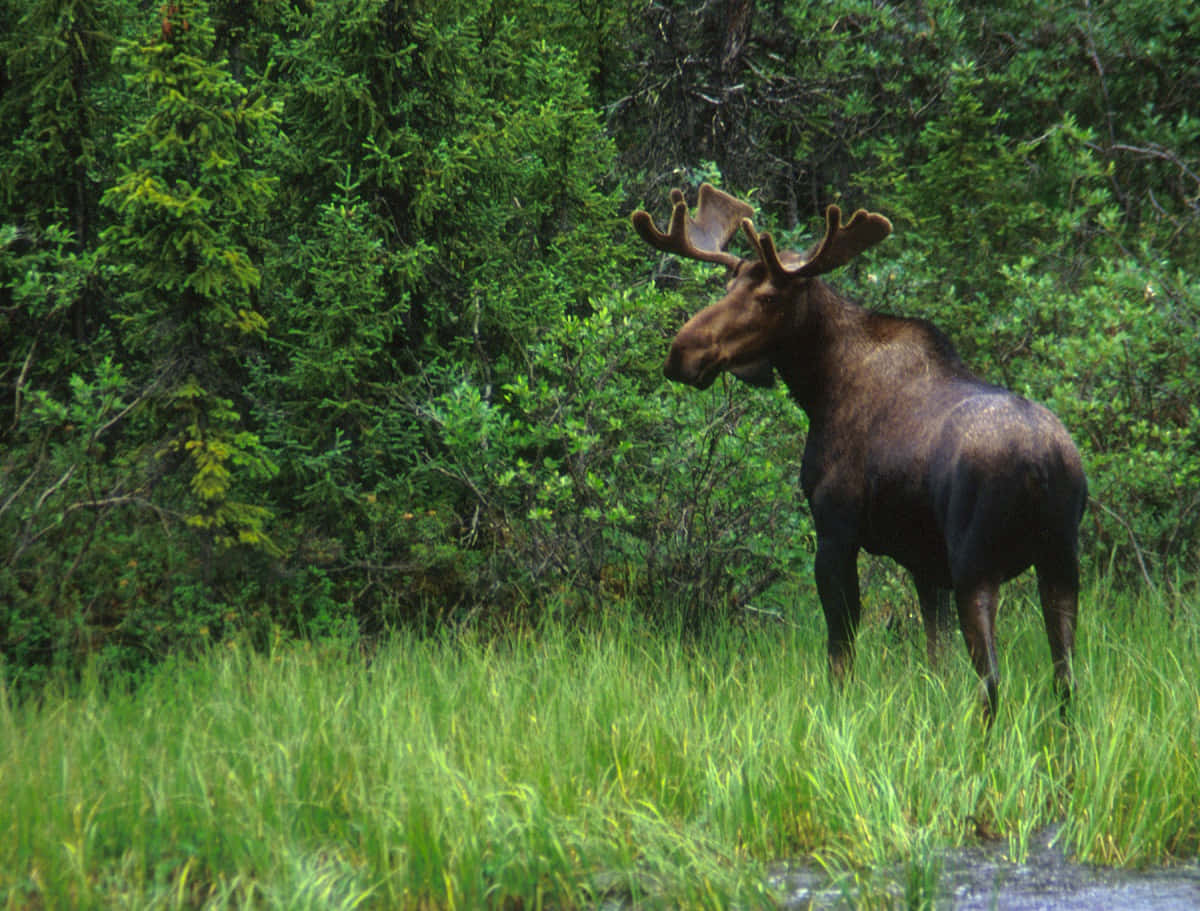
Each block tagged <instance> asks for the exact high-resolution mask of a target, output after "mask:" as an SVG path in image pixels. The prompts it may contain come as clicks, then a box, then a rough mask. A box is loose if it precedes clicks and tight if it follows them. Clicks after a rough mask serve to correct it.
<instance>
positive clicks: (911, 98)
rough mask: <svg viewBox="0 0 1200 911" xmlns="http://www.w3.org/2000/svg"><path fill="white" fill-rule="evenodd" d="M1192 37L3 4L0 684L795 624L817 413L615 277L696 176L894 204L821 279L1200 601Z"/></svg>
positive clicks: (933, 18) (609, 14) (935, 6)
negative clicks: (178, 658)
mask: <svg viewBox="0 0 1200 911" xmlns="http://www.w3.org/2000/svg"><path fill="white" fill-rule="evenodd" d="M1198 30H1200V14H1197V13H1196V12H1194V11H1191V10H1190V9H1185V8H1183V7H1180V8H1178V9H1177V8H1175V7H1168V6H1167V5H1164V3H1163V2H1162V0H1121V2H1117V3H1110V4H1100V5H1098V6H1097V5H1094V4H1093V5H1092V6H1087V7H1084V8H1079V7H1077V6H1072V5H1070V4H1061V3H1060V4H1057V5H1052V6H1051V7H1050V8H1046V7H1045V5H1044V4H1043V5H1041V6H1038V5H1036V4H1031V3H1029V2H1028V0H1007V2H1005V3H1003V4H999V5H997V4H991V5H988V6H985V7H968V6H966V5H964V4H960V3H956V2H937V3H930V4H925V5H923V6H921V7H919V8H913V9H909V8H907V7H902V6H900V5H896V4H879V3H863V2H860V0H837V2H833V3H828V4H796V3H788V4H782V5H779V6H778V8H777V9H775V8H773V9H772V10H771V11H770V12H769V13H768V11H767V9H766V8H765V7H763V6H762V4H754V3H747V2H741V0H737V2H730V3H726V4H707V5H700V4H695V5H692V6H689V5H686V4H684V5H680V4H651V5H645V4H636V3H626V2H623V3H617V4H613V3H598V2H590V0H588V2H576V0H503V2H495V3H489V4H482V5H481V4H472V3H468V2H465V0H450V2H443V3H429V2H424V0H421V2H401V0H329V2H322V3H287V4H280V3H272V2H267V0H210V2H208V3H204V2H201V0H181V2H180V0H177V2H169V3H168V2H164V3H161V4H159V3H155V4H151V6H150V7H146V5H145V4H139V3H135V2H133V0H100V2H95V3H80V2H74V0H56V2H44V0H30V2H27V3H22V2H16V0H0V58H2V59H3V74H2V76H0V84H2V85H3V92H2V93H0V136H2V137H3V139H2V140H0V453H2V455H0V459H2V461H0V465H2V466H3V478H2V481H0V531H3V534H4V537H3V539H0V540H3V541H4V542H5V543H4V544H3V545H0V586H2V588H0V591H2V593H3V597H4V598H5V599H6V607H8V605H11V607H8V609H9V610H10V611H11V613H10V614H9V615H7V617H6V623H5V626H4V628H3V629H0V637H2V638H3V649H4V654H5V656H6V661H7V665H6V666H7V667H8V668H9V670H8V671H6V673H9V674H10V676H15V677H21V675H26V678H27V679H29V680H31V681H32V680H33V679H34V678H38V677H40V676H41V675H43V674H44V673H45V672H46V668H47V667H50V666H52V665H54V664H56V663H58V664H65V665H73V664H78V663H79V661H80V660H81V658H82V657H83V656H85V655H88V654H103V655H105V656H106V657H107V659H108V660H110V661H111V662H112V664H113V666H116V667H133V666H136V665H138V664H139V663H140V662H143V661H146V660H151V661H153V660H158V659H159V658H160V657H161V656H162V655H163V654H165V653H168V652H170V651H171V650H173V649H190V648H193V647H196V646H198V645H201V644H203V643H206V642H211V641H213V640H214V639H217V638H220V637H223V636H226V635H231V634H233V633H235V632H237V631H242V632H244V633H246V634H248V635H250V636H251V637H252V638H253V640H254V641H256V642H265V641H269V640H270V639H271V637H272V636H275V635H277V634H278V635H290V634H293V633H298V632H307V633H315V632H318V631H330V630H343V629H345V628H346V626H347V624H349V623H354V624H357V625H359V626H360V628H362V629H369V630H379V629H382V628H386V627H388V626H391V625H395V624H404V623H409V622H413V621H414V620H416V619H418V618H420V619H422V620H424V621H429V622H439V621H441V620H445V619H448V618H455V619H458V620H465V619H470V618H485V619H486V620H487V621H489V622H493V623H495V624H496V625H504V624H505V623H507V622H509V621H510V620H512V619H513V618H514V617H533V616H537V615H540V614H541V613H544V612H547V611H551V612H552V611H555V610H560V609H561V610H565V611H569V612H579V613H582V612H584V611H586V610H593V609H595V610H600V609H603V606H604V605H605V604H607V603H608V602H610V601H615V602H618V603H620V604H622V605H629V604H634V605H636V608H635V609H636V610H639V611H642V612H645V613H647V614H651V615H662V614H664V613H667V612H670V610H671V609H672V608H670V607H669V604H671V603H679V601H680V600H682V601H683V602H685V603H686V604H688V605H689V606H690V608H691V610H692V612H693V616H692V619H696V618H698V617H699V616H700V615H702V614H704V613H705V612H708V613H711V614H721V613H726V612H729V611H733V610H737V609H738V608H744V607H747V606H749V607H757V606H760V605H766V606H767V607H768V608H770V609H775V608H776V607H780V606H783V602H782V600H781V599H782V592H784V591H786V590H788V588H789V583H790V584H791V585H794V584H795V583H796V582H797V580H807V579H808V578H809V572H808V569H809V552H808V549H809V547H810V546H811V540H810V537H811V536H810V531H809V525H808V520H807V513H806V510H805V508H804V506H803V504H802V503H801V497H800V494H799V491H798V489H797V485H796V477H797V475H798V458H799V453H800V451H801V447H802V444H803V434H804V425H803V420H802V418H801V416H800V415H799V414H798V412H797V411H796V410H795V409H794V408H793V407H792V406H791V404H790V403H788V402H787V401H786V400H785V399H784V397H783V395H782V393H781V392H780V391H778V390H776V391H774V392H769V393H756V392H753V391H751V390H749V389H748V388H746V387H743V386H741V385H739V384H737V383H735V382H734V381H731V380H730V381H727V382H723V383H722V384H720V385H719V386H718V387H716V388H715V389H714V390H711V391H709V392H707V393H696V392H695V391H693V390H684V389H680V388H675V387H669V386H668V385H667V384H665V382H664V380H663V379H662V377H661V373H660V368H661V363H662V358H663V356H664V354H665V350H666V346H667V342H668V339H669V338H670V336H671V334H672V333H673V332H674V331H675V330H676V328H677V327H678V326H679V325H680V323H681V322H682V321H683V319H684V318H685V317H686V314H687V313H688V312H689V311H693V310H695V309H696V308H698V307H699V306H701V305H702V304H704V303H706V302H707V301H708V300H710V299H712V298H713V297H715V296H716V295H718V294H719V293H720V291H719V287H718V285H717V283H716V282H710V281H709V274H708V273H709V270H706V269H702V268H697V267H695V266H694V265H692V264H685V265H683V266H680V265H678V264H677V263H675V262H674V261H673V260H669V259H668V260H665V261H662V262H661V265H660V268H659V272H660V274H659V275H658V276H657V278H659V279H661V280H662V281H663V284H664V286H665V285H670V284H674V285H676V286H677V288H678V289H680V290H681V291H682V293H681V294H679V293H672V292H668V291H664V290H650V289H649V288H646V287H643V285H642V283H643V282H644V281H645V279H646V278H647V276H648V275H649V274H650V272H651V271H652V269H654V266H653V265H652V259H651V258H649V257H651V256H652V254H648V253H647V251H646V250H645V249H644V248H642V247H640V246H638V245H636V240H635V239H632V238H630V232H629V230H628V223H627V222H626V220H625V213H627V211H628V210H629V209H631V208H633V207H634V205H635V204H638V203H640V204H651V205H659V204H660V203H661V200H662V199H663V198H664V191H665V189H666V186H667V185H678V184H694V183H695V181H696V180H698V179H701V178H704V179H710V180H717V181H718V182H720V183H722V184H723V185H724V186H727V187H729V188H730V189H732V190H734V191H736V192H742V193H744V194H745V195H747V196H748V197H749V198H751V199H753V200H754V201H755V202H756V204H758V205H759V206H760V208H761V212H760V215H759V216H758V220H759V222H760V224H761V226H762V227H764V228H767V229H771V230H773V231H774V232H775V233H776V235H777V237H780V239H781V240H783V241H786V242H789V243H790V244H791V245H793V246H797V247H803V246H805V245H806V244H807V243H808V242H809V241H810V240H811V237H810V234H809V230H810V228H813V227H815V226H816V225H817V223H818V221H819V216H820V213H821V211H822V210H823V208H824V206H825V205H826V204H827V203H829V202H835V201H836V202H840V203H842V204H843V206H845V207H847V208H849V207H853V206H857V205H868V206H870V207H871V208H874V209H877V210H880V211H883V212H884V213H885V214H888V215H889V216H890V217H891V218H892V219H893V221H894V222H895V224H896V228H897V231H896V234H895V236H894V237H893V238H892V239H891V240H889V242H888V243H887V244H884V245H882V246H880V247H879V248H877V249H875V250H873V251H871V253H870V254H869V255H868V256H867V257H864V258H863V260H862V261H860V262H858V263H855V264H852V265H851V266H850V267H849V268H847V269H845V270H842V273H841V274H839V275H837V276H834V277H833V281H834V283H835V284H837V285H838V286H839V287H841V288H843V289H846V290H849V291H851V292H853V293H854V294H856V295H857V296H859V297H860V298H862V299H863V300H864V301H866V302H867V303H868V304H870V305H872V306H878V307H883V308H886V309H889V310H892V311H896V312H901V313H905V314H910V315H919V316H924V317H927V318H930V319H931V320H933V321H934V322H935V323H937V324H938V325H939V326H941V327H942V328H943V329H945V330H946V331H947V332H948V334H949V335H950V336H951V337H952V339H953V340H954V341H955V343H956V345H957V346H958V347H959V349H960V350H961V352H962V353H963V355H964V357H965V358H966V360H967V361H968V362H969V363H970V364H971V365H972V366H974V367H975V368H976V369H977V370H978V371H979V372H980V373H981V374H982V375H983V376H984V377H985V378H987V379H989V380H993V381H997V382H1000V383H1003V384H1005V385H1008V386H1011V387H1012V388H1015V389H1017V390H1018V391H1020V392H1023V393H1025V394H1028V395H1029V396H1031V397H1033V398H1036V399H1039V400H1042V401H1046V402H1048V403H1049V404H1050V405H1051V406H1052V407H1053V408H1054V409H1055V410H1056V411H1057V412H1058V413H1059V414H1060V415H1062V417H1063V418H1064V420H1065V421H1066V423H1067V425H1068V427H1069V428H1070V429H1071V430H1072V432H1073V433H1074V434H1075V435H1076V437H1077V438H1078V439H1079V442H1080V444H1081V446H1082V448H1083V449H1084V454H1085V459H1086V462H1087V466H1088V470H1089V475H1090V478H1091V488H1092V492H1093V495H1094V501H1093V504H1092V509H1091V510H1090V512H1089V518H1088V521H1087V523H1086V526H1085V553H1086V554H1087V555H1088V560H1089V563H1090V565H1092V566H1098V565H1103V564H1105V563H1108V562H1112V564H1113V566H1114V567H1115V570H1116V572H1115V575H1116V576H1117V577H1118V578H1121V579H1124V580H1141V581H1143V582H1144V581H1145V580H1147V579H1148V580H1150V581H1151V582H1152V583H1153V584H1154V585H1156V586H1161V585H1164V584H1166V583H1165V582H1164V580H1165V579H1176V578H1182V577H1186V576H1187V575H1188V574H1190V573H1192V572H1194V571H1195V570H1196V568H1197V565H1198V563H1197V554H1198V551H1197V534H1198V531H1200V530H1198V528H1197V524H1196V513H1197V508H1198V501H1200V495H1198V494H1197V490H1200V478H1198V477H1197V472H1198V471H1200V465H1198V464H1197V456H1196V452H1197V446H1196V440H1195V437H1194V433H1193V430H1192V427H1193V425H1194V423H1195V406H1194V403H1193V402H1192V401H1191V399H1192V398H1193V396H1192V395H1191V392H1190V391H1191V390H1194V389H1195V388H1196V387H1197V385H1198V384H1200V376H1198V375H1197V374H1196V372H1195V370H1194V369H1193V367H1192V363H1193V362H1194V361H1195V358H1194V357H1192V352H1191V350H1190V349H1191V347H1194V346H1193V345H1191V339H1193V338H1194V334H1195V326H1196V321H1197V308H1198V306H1200V304H1198V303H1197V295H1198V293H1200V292H1198V291H1197V288H1196V285H1195V281H1194V280H1193V279H1192V278H1190V276H1192V275H1194V274H1195V273H1196V257H1197V255H1200V247H1198V246H1197V238H1200V230H1197V226H1198V222H1200V208H1197V204H1196V198H1197V191H1198V189H1200V182H1198V179H1197V174H1198V173H1200V161H1198V160H1197V158H1196V152H1195V150H1196V148H1198V147H1200V141H1198V140H1200V125H1198V124H1200V120H1197V118H1196V117H1195V114H1194V111H1193V107H1194V105H1192V100H1193V99H1194V98H1195V97H1197V96H1200V69H1198V68H1197V63H1196V61H1197V60H1200V54H1197V53H1196V48H1197V46H1198V45H1197V41H1198V38H1197V36H1198V34H1200V32H1198ZM680 277H681V278H680ZM631 288H632V289H634V290H632V291H630V290H629V289H631ZM804 584H807V581H804ZM1173 584H1174V583H1173ZM872 585H873V586H874V583H872ZM676 596H680V597H676ZM884 597H886V598H887V599H890V600H894V601H897V602H902V601H903V599H905V598H910V597H911V595H910V594H909V593H908V589H907V585H905V586H903V587H900V586H898V585H892V584H891V583H889V587H888V589H887V591H886V592H885V593H884ZM900 609H901V610H903V608H900ZM14 669H16V670H14ZM918 885H919V883H918Z"/></svg>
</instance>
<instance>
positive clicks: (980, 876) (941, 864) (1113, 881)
mask: <svg viewBox="0 0 1200 911" xmlns="http://www.w3.org/2000/svg"><path fill="white" fill-rule="evenodd" d="M1055 834H1056V829H1048V830H1046V831H1044V832H1040V833H1038V834H1037V835H1036V836H1035V837H1034V839H1033V840H1032V841H1031V843H1030V846H1029V855H1028V857H1027V858H1026V860H1025V862H1024V863H1013V862H1012V861H1010V860H1009V859H1008V858H1007V856H1006V855H1007V850H1008V845H1007V842H1004V841H997V842H991V843H985V844H981V845H976V846H971V847H967V848H959V849H953V850H946V851H939V852H937V853H936V854H935V855H934V857H933V858H932V861H933V862H932V864H930V865H928V866H930V867H932V869H933V876H934V877H936V878H935V880H934V882H932V883H930V887H931V888H929V891H930V892H931V893H932V896H931V897H932V903H933V906H934V907H936V908H939V909H942V908H946V909H954V911H976V909H978V911H984V909H987V911H992V909H995V911H1093V909H1096V908H1121V909H1124V911H1195V909H1197V908H1200V863H1197V862H1192V863H1190V864H1187V865H1184V866H1179V867H1171V868H1162V869H1153V870H1144V871H1135V870H1118V869H1113V868H1111V867H1095V866H1089V865H1086V864H1080V863H1077V862H1075V861H1073V860H1071V859H1070V858H1068V857H1067V856H1066V855H1065V854H1064V853H1063V851H1062V850H1061V849H1059V848H1058V847H1057V846H1056V845H1055V844H1054V836H1055ZM908 879H909V874H908V873H907V872H906V871H905V870H904V869H903V868H901V867H898V868H896V869H895V870H891V871H887V872H886V873H885V874H883V875H882V876H881V878H880V880H879V881H878V882H879V886H878V887H876V888H882V890H883V891H884V892H886V893H887V894H889V895H890V894H892V893H894V897H895V898H896V899H897V900H898V901H900V902H904V901H905V900H906V899H907V898H910V897H911V895H910V894H908V892H907V890H906V888H905V883H906V881H907V880H908ZM769 882H770V884H771V887H772V888H773V889H774V890H776V891H777V892H779V893H781V894H782V900H781V907H783V908H785V909H789V911H802V909H810V908H811V909H835V908H836V909H842V908H853V907H855V906H856V904H857V903H856V901H855V892H854V890H853V888H852V887H851V886H850V884H849V883H841V882H838V881H836V880H835V879H833V878H831V877H830V876H829V874H828V873H826V872H825V871H824V870H822V869H821V868H820V867H819V866H817V865H815V864H812V863H804V862H798V863H790V864H782V865H780V866H779V867H777V868H776V869H775V870H773V871H772V874H771V877H770V880H769Z"/></svg>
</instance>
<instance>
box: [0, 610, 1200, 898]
mask: <svg viewBox="0 0 1200 911" xmlns="http://www.w3.org/2000/svg"><path fill="white" fill-rule="evenodd" d="M1085 603H1086V604H1087V605H1088V609H1087V612H1086V614H1085V622H1084V624H1083V627H1082V630H1081V633H1082V634H1081V638H1080V642H1079V649H1078V653H1077V658H1076V675H1077V682H1078V687H1077V694H1076V699H1075V702H1074V705H1073V708H1072V718H1073V721H1072V723H1071V724H1069V725H1067V724H1064V723H1063V722H1062V721H1061V720H1060V718H1059V714H1058V708H1057V704H1056V702H1055V699H1054V697H1053V694H1052V688H1051V687H1050V685H1049V677H1050V674H1049V658H1048V654H1047V649H1046V645H1045V641H1044V636H1043V635H1042V631H1041V626H1040V620H1039V618H1038V616H1037V611H1036V608H1035V607H1034V605H1033V604H1032V601H1031V599H1030V598H1029V596H1028V594H1027V593H1024V592H1023V591H1022V590H1021V589H1017V591H1016V594H1014V595H1013V596H1011V597H1010V598H1009V600H1008V601H1006V602H1005V605H1004V607H1003V608H1002V611H1003V613H1002V622H1001V631H1000V632H1001V642H1002V645H1001V648H1002V662H1003V667H1002V671H1003V673H1004V682H1003V684H1002V687H1003V688H1002V701H1001V709H1000V715H999V718H998V720H997V723H996V726H995V729H994V730H993V731H992V732H991V733H990V734H985V733H984V731H983V730H982V727H981V724H980V720H979V714H978V702H977V699H978V692H977V689H976V687H975V683H974V678H973V675H972V673H971V671H970V668H969V666H968V664H967V661H966V659H965V656H964V655H962V654H961V652H962V651H963V650H962V648H961V644H959V643H957V642H956V643H955V647H954V648H953V649H951V650H950V651H949V653H948V660H947V661H946V663H945V666H944V667H942V668H939V669H938V670H936V671H932V670H930V669H929V668H928V667H927V666H926V663H925V660H924V657H923V648H922V646H921V641H920V634H919V631H918V630H916V629H915V628H914V629H913V630H911V631H902V633H901V634H900V635H896V634H895V633H889V632H888V631H887V630H886V629H885V628H884V626H883V625H882V624H879V623H872V624H870V625H868V626H867V628H866V629H864V633H863V636H862V641H861V643H860V651H859V662H858V666H857V670H856V674H855V677H854V679H853V680H852V681H851V682H850V683H849V684H848V685H847V686H846V687H845V688H844V689H843V690H841V691H837V690H835V689H833V688H832V687H831V686H830V685H829V684H828V683H827V681H826V676H825V670H824V656H823V646H822V637H823V633H822V630H821V627H820V625H819V624H820V621H819V619H818V617H817V614H818V613H819V612H818V611H816V610H815V609H814V608H812V606H805V608H804V609H803V610H801V611H798V612H797V613H798V615H803V616H798V618H797V620H796V624H794V625H793V624H790V623H770V624H764V625H731V626H728V627H725V628H722V629H716V630H713V631H710V632H708V633H705V634H703V635H701V636H692V637H687V636H680V635H674V634H672V633H671V632H670V631H661V630H660V631H657V632H653V633H651V632H648V631H647V630H646V629H645V628H644V627H642V626H640V625H639V624H638V623H636V622H635V621H632V620H628V619H624V620H621V619H614V620H611V621H609V622H607V623H606V624H604V625H603V628H598V629H588V630H570V629H566V628H564V627H563V626H561V625H554V626H551V627H549V628H547V629H544V630H541V631H538V632H536V633H525V634H514V635H512V636H509V637H505V638H502V639H490V640H484V639H480V638H475V637H473V636H472V635H470V634H464V635H460V636H457V637H450V636H446V637H443V638H437V637H432V638H431V637H425V638H421V637H416V636H411V635H404V634H397V635H396V636H394V637H393V638H392V639H391V640H389V641H388V642H387V643H385V644H384V645H383V646H382V647H380V648H379V649H378V651H376V652H375V653H374V654H373V655H371V656H369V657H366V656H364V655H363V654H362V653H361V651H360V650H359V648H358V646H357V644H356V643H319V644H310V645H291V646H286V647H280V648H278V649H276V650H274V651H273V652H272V653H270V654H266V655H264V654H261V653H257V652H255V651H253V650H251V649H249V648H244V647H240V646H236V645H235V646H231V647H228V648H222V649H221V650H219V651H214V652H213V653H212V654H211V655H209V656H207V657H205V658H204V659H202V660H197V661H180V662H177V663H172V664H169V665H167V666H163V667H161V668H160V669H158V671H156V672H155V673H154V674H153V675H152V676H151V677H150V678H148V679H147V680H145V681H143V682H142V683H140V684H139V685H138V686H136V687H135V688H120V687H116V688H114V687H111V686H110V687H106V686H103V685H101V684H100V683H99V682H98V681H96V680H91V679H88V680H85V681H84V682H83V684H82V685H76V686H72V687H67V688H64V689H62V690H61V691H57V692H55V691H47V692H46V693H45V694H44V696H43V697H42V698H41V699H39V700H37V701H36V702H34V701H31V702H29V703H26V704H19V705H18V704H14V703H13V702H12V700H10V699H8V698H6V697H4V696H3V694H2V693H0V806H2V807H3V808H4V810H3V812H2V814H0V815H2V817H3V822H2V823H0V895H2V896H3V897H4V900H5V906H6V907H16V908H23V907H116V906H120V907H161V908H174V907H189V908H190V907H241V906H253V907H266V908H274V907H281V908H282V907H286V908H308V907H312V908H328V907H343V908H350V907H382V908H393V907H414V908H416V907H447V908H450V907H455V908H475V907H481V906H491V907H504V906H510V907H526V908H528V907H550V906H552V907H572V906H582V907H591V906H596V905H599V904H604V903H606V902H609V903H611V904H612V906H614V907H615V906H618V905H619V904H625V905H632V906H638V907H655V906H687V907H705V906H707V907H714V908H715V907H729V906H731V905H734V904H736V905H738V906H741V907H753V906H756V905H768V904H770V903H771V901H772V896H771V894H770V893H769V891H768V890H767V888H766V885H765V884H766V882H767V879H768V877H767V865H768V864H769V863H770V862H771V861H773V860H777V859H780V858H794V857H801V856H805V857H810V858H815V859H816V861H817V862H818V863H820V864H822V865H824V866H825V868H826V869H827V870H828V871H829V872H830V874H831V876H832V877H833V879H834V881H835V882H837V883H841V884H842V886H843V887H844V888H845V889H846V890H847V893H848V894H850V893H851V891H852V892H853V894H854V895H855V896H857V897H858V900H860V901H862V900H866V901H868V902H869V903H870V902H874V903H876V904H879V905H893V904H901V905H907V906H910V907H921V906H927V905H928V904H930V902H931V900H932V896H933V895H935V894H936V889H937V880H938V876H939V873H940V862H939V860H938V858H939V851H941V850H943V849H944V848H946V847H952V846H955V845H959V844H962V843H964V842H969V841H972V840H975V839H978V838H980V837H993V838H1001V839H1006V840H1007V844H1008V851H1009V854H1010V855H1011V856H1012V857H1013V858H1014V859H1021V857H1022V856H1023V854H1024V851H1025V850H1026V849H1027V847H1028V845H1029V841H1030V836H1031V834H1032V833H1034V832H1037V831H1039V830H1041V829H1042V828H1044V827H1045V826H1047V825H1049V824H1051V823H1055V822H1060V821H1061V822H1062V823H1063V826H1062V829H1061V830H1060V836H1059V837H1060V843H1061V844H1062V845H1063V846H1064V847H1066V848H1067V849H1068V850H1069V851H1071V852H1073V853H1075V854H1076V855H1077V856H1078V857H1079V858H1080V859H1082V860H1087V861H1097V862H1104V863H1113V864H1120V865H1133V866H1137V865H1151V864H1159V863H1164V862H1169V861H1170V860H1172V859H1174V858H1177V857H1189V856H1190V857H1194V856H1195V855H1196V853H1197V850H1198V845H1200V758H1198V757H1200V683H1198V680H1197V672H1196V669H1197V667H1200V635H1198V632H1197V629H1198V627H1200V617H1197V616H1196V614H1195V613H1194V612H1191V611H1190V609H1189V608H1186V607H1185V606H1184V605H1183V604H1182V603H1179V604H1175V617H1174V620H1172V619H1171V618H1170V617H1169V616H1168V615H1169V611H1168V610H1167V604H1166V603H1163V602H1160V601H1158V600H1156V599H1154V598H1148V597H1144V598H1138V599H1133V598H1124V597H1116V596H1111V595H1109V594H1108V593H1107V592H1106V591H1104V590H1101V589H1097V590H1095V591H1093V592H1090V593H1089V595H1088V597H1087V598H1086V599H1085ZM910 633H911V634H910Z"/></svg>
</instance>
